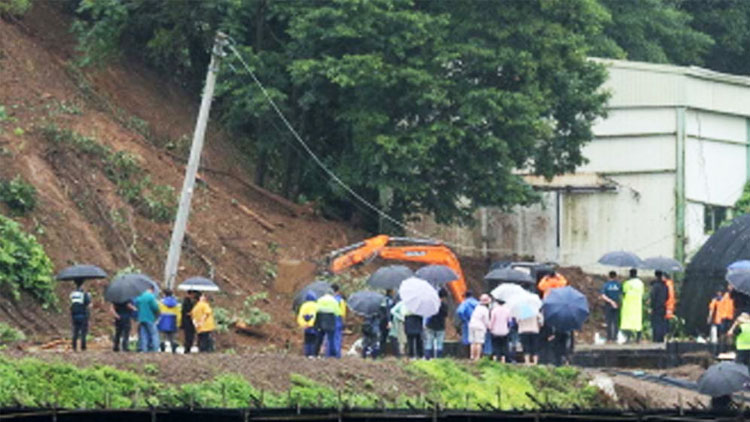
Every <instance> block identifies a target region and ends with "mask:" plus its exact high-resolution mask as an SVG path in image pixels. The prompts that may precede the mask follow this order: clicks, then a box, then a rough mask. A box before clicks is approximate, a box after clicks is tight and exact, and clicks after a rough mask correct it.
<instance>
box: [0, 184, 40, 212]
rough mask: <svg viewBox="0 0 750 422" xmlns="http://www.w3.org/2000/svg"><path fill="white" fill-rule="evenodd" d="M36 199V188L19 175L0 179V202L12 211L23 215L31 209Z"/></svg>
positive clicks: (34, 205) (34, 206)
mask: <svg viewBox="0 0 750 422" xmlns="http://www.w3.org/2000/svg"><path fill="white" fill-rule="evenodd" d="M36 201H37V193H36V188H35V187H34V185H32V184H30V183H29V182H27V181H26V180H24V179H23V178H22V177H21V175H17V176H16V177H14V178H13V179H10V180H0V202H4V203H5V205H7V206H8V208H9V209H10V211H11V212H12V213H14V214H16V215H23V214H26V213H29V212H31V211H33V210H34V208H36Z"/></svg>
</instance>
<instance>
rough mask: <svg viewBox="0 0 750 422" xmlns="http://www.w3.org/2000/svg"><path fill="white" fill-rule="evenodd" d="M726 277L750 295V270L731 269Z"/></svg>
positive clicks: (739, 289)
mask: <svg viewBox="0 0 750 422" xmlns="http://www.w3.org/2000/svg"><path fill="white" fill-rule="evenodd" d="M726 279H727V281H728V282H729V284H731V285H732V286H734V288H735V289H737V290H738V291H740V292H742V293H744V294H746V295H750V271H731V272H730V273H729V274H727V276H726Z"/></svg>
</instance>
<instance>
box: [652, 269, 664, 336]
mask: <svg viewBox="0 0 750 422" xmlns="http://www.w3.org/2000/svg"><path fill="white" fill-rule="evenodd" d="M654 276H655V277H656V278H654V281H652V282H651V298H650V299H651V330H652V332H653V336H652V339H653V341H654V343H661V342H663V341H664V337H665V336H666V334H667V331H669V322H668V321H667V299H668V297H669V292H668V289H667V285H666V283H664V278H663V274H662V272H661V271H658V270H657V271H656V272H655V273H654Z"/></svg>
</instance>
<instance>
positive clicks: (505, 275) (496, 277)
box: [484, 267, 534, 283]
mask: <svg viewBox="0 0 750 422" xmlns="http://www.w3.org/2000/svg"><path fill="white" fill-rule="evenodd" d="M484 279H485V280H487V281H497V282H499V283H533V282H534V279H532V278H531V275H529V274H527V273H525V272H523V271H518V270H514V269H512V268H507V267H506V268H498V269H495V270H492V271H490V272H489V273H487V275H485V276H484Z"/></svg>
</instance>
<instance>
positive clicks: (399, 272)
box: [367, 265, 414, 290]
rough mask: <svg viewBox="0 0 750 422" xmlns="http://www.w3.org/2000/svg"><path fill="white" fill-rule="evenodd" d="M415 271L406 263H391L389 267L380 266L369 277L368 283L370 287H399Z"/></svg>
mask: <svg viewBox="0 0 750 422" xmlns="http://www.w3.org/2000/svg"><path fill="white" fill-rule="evenodd" d="M413 276H414V272H412V270H410V269H409V267H406V266H404V265H389V266H387V267H380V268H378V270H377V271H375V272H374V273H373V274H372V275H371V276H370V278H368V279H367V284H368V285H369V286H370V287H374V288H376V289H386V290H391V289H398V286H400V285H401V282H402V281H404V280H406V279H407V278H409V277H413Z"/></svg>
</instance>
